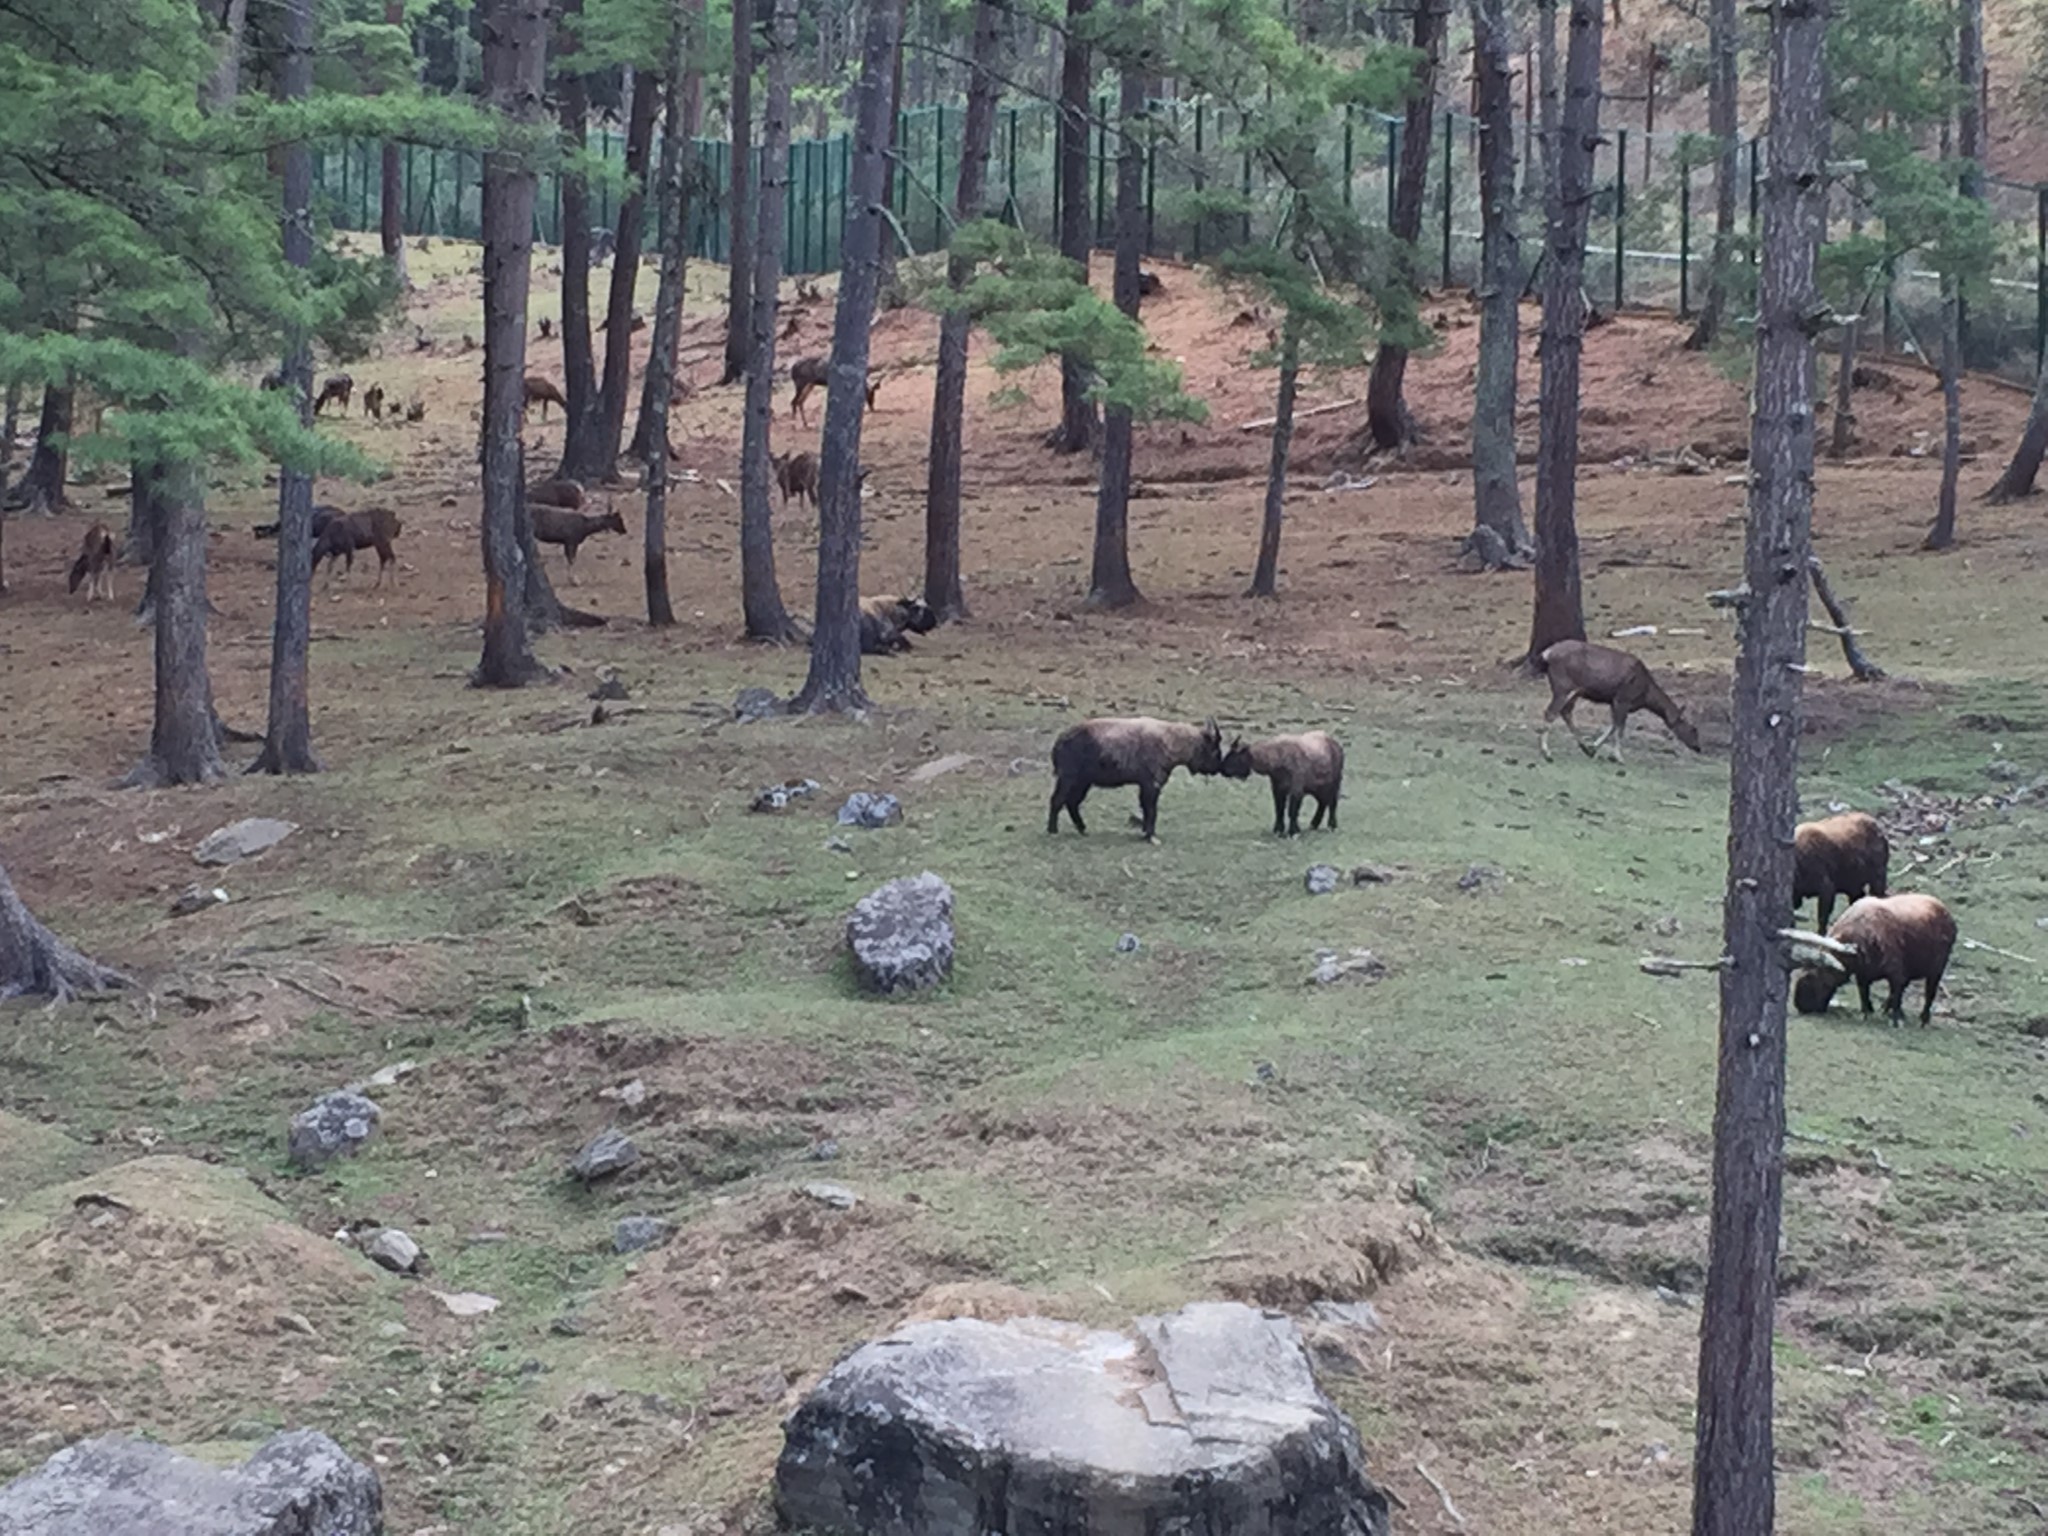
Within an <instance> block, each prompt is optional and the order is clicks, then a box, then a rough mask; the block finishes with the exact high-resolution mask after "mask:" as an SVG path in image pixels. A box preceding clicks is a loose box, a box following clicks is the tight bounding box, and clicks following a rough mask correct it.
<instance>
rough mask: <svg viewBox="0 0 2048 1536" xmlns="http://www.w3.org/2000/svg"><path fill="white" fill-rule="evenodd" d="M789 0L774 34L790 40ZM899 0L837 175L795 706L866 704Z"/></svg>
mask: <svg viewBox="0 0 2048 1536" xmlns="http://www.w3.org/2000/svg"><path fill="white" fill-rule="evenodd" d="M794 3H795V0H777V5H778V10H779V9H780V8H781V7H783V6H788V7H791V8H792V14H790V15H789V17H788V22H787V25H786V27H785V28H784V29H783V32H782V37H781V39H780V40H781V41H782V42H783V43H785V44H789V43H793V42H794V41H795V17H794V15H793V8H794ZM902 26H903V0H871V3H870V5H869V7H868V23H867V36H866V41H865V43H864V44H863V46H862V49H861V66H860V89H859V93H858V97H857V102H856V107H855V122H854V143H853V165H852V168H851V170H850V172H849V174H848V177H847V189H846V205H847V208H848V214H847V220H846V235H845V255H844V257H843V259H842V261H841V265H840V270H839V307H838V310H837V311H836V313H835V314H834V317H833V322H832V362H831V375H830V380H829V382H828V383H827V385H826V391H827V392H826V397H825V431H824V442H823V445H822V447H821V448H820V451H819V455H818V602H817V609H816V621H815V623H814V625H813V628H812V633H811V668H810V675H809V676H807V677H806V678H805V679H804V686H803V688H802V690H801V691H800V692H799V693H798V694H797V696H796V697H795V698H794V699H793V700H791V701H790V709H791V711H792V712H793V713H796V714H842V713H847V712H850V711H856V710H862V709H865V708H867V703H868V697H867V694H866V693H865V692H864V691H863V690H862V688H861V681H860V437H861V419H862V417H863V416H865V415H866V413H867V396H866V394H865V391H864V388H863V386H864V385H865V384H866V382H867V376H868V333H869V329H870V327H872V325H873V324H874V318H875V296H876V293H877V292H878V290H879V289H880V286H881V279H882V241H883V227H884V222H885V221H884V219H883V217H882V172H883V167H884V165H885V164H886V163H887V160H888V153H889V139H890V130H891V128H892V127H893V124H892V122H891V120H890V116H889V92H890V86H889V76H890V66H891V64H892V62H893V61H894V60H895V59H896V58H897V56H898V54H899V53H900V51H901V47H902V36H901V31H902Z"/></svg>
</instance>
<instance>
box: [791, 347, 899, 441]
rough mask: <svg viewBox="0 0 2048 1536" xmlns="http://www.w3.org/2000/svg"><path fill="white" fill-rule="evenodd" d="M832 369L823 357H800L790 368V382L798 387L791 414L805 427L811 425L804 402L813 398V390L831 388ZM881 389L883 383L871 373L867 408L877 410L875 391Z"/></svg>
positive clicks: (868, 379) (828, 361)
mask: <svg viewBox="0 0 2048 1536" xmlns="http://www.w3.org/2000/svg"><path fill="white" fill-rule="evenodd" d="M831 368H832V364H831V361H830V360H829V359H827V358H822V357H800V358H798V359H797V360H796V362H795V363H794V364H793V365H791V367H790V370H789V382H790V383H791V384H793V385H794V386H795V387H796V394H795V397H794V398H793V399H792V400H791V401H790V403H789V412H790V414H791V415H792V416H794V417H796V419H797V420H798V421H801V422H802V423H803V424H804V425H805V426H809V425H810V418H809V417H807V416H805V415H804V401H806V400H808V399H809V398H810V397H811V391H812V390H814V389H829V388H830V387H831ZM881 387H882V381H881V380H880V379H877V378H876V377H875V376H874V374H873V373H872V372H870V373H869V374H868V377H867V395H868V407H867V408H868V409H869V410H871V411H872V410H873V409H874V408H875V391H876V390H878V389H880V388H881Z"/></svg>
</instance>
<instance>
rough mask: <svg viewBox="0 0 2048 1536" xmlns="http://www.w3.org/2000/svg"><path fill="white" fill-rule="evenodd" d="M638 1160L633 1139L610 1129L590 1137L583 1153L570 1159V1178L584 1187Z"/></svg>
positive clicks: (628, 1166)
mask: <svg viewBox="0 0 2048 1536" xmlns="http://www.w3.org/2000/svg"><path fill="white" fill-rule="evenodd" d="M639 1161H640V1149H639V1148H638V1147H636V1146H634V1145H633V1141H632V1138H631V1137H629V1136H627V1135H626V1133H625V1132H624V1131H621V1130H619V1129H618V1128H617V1127H616V1126H611V1127H607V1128H606V1129H604V1130H602V1131H599V1132H598V1133H597V1134H596V1135H595V1136H593V1137H591V1139H590V1140H589V1141H588V1142H587V1143H585V1145H584V1147H583V1150H582V1151H580V1152H578V1153H577V1154H576V1156H575V1157H574V1158H572V1159H570V1162H569V1175H570V1177H572V1178H576V1179H581V1180H582V1181H583V1182H584V1183H585V1184H593V1183H595V1182H596V1181H597V1180H599V1179H603V1178H609V1177H610V1176H611V1175H612V1174H615V1173H619V1172H621V1171H623V1170H624V1169H627V1168H630V1167H632V1166H633V1165H634V1164H635V1163H637V1162H639Z"/></svg>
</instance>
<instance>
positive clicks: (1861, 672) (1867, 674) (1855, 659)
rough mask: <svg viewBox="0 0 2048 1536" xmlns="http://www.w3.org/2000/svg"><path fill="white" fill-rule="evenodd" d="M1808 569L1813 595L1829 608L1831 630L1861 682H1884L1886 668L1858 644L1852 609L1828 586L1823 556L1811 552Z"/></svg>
mask: <svg viewBox="0 0 2048 1536" xmlns="http://www.w3.org/2000/svg"><path fill="white" fill-rule="evenodd" d="M1806 570H1807V574H1808V575H1809V576H1811V577H1812V578H1813V595H1814V596H1815V597H1817V598H1819V599H1820V605H1821V607H1823V608H1825V609H1827V611H1828V617H1829V618H1830V619H1832V620H1833V621H1834V625H1835V627H1834V629H1833V630H1832V631H1831V632H1832V633H1833V634H1834V635H1835V636H1836V637H1837V638H1838V639H1839V640H1840V641H1841V642H1842V656H1843V659H1844V660H1846V661H1847V662H1848V663H1849V671H1850V672H1851V673H1853V674H1854V675H1855V678H1856V681H1857V682H1859V683H1881V682H1883V681H1884V676H1885V671H1884V668H1883V667H1880V666H1879V665H1878V664H1877V663H1876V662H1874V661H1872V660H1871V659H1870V658H1869V657H1868V656H1866V655H1864V654H1863V647H1862V646H1860V645H1858V644H1857V643H1856V631H1855V630H1853V629H1851V628H1850V627H1849V614H1848V611H1847V610H1846V609H1844V608H1843V607H1842V604H1841V601H1840V600H1839V599H1838V598H1837V597H1836V596H1835V589H1834V588H1833V587H1831V586H1829V585H1828V573H1827V572H1826V571H1825V570H1823V569H1821V563H1820V556H1818V555H1808V556H1807V557H1806ZM1814 627H1815V628H1819V627H1820V626H1818V625H1815V626H1814Z"/></svg>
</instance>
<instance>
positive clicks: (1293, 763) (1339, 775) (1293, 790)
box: [1223, 731, 1344, 837]
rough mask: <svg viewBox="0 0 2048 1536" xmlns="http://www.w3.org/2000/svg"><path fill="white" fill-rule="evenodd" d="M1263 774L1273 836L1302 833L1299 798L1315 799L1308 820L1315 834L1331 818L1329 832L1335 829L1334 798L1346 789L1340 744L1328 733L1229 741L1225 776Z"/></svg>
mask: <svg viewBox="0 0 2048 1536" xmlns="http://www.w3.org/2000/svg"><path fill="white" fill-rule="evenodd" d="M1255 773H1261V774H1264V775H1265V776H1266V778H1267V779H1268V780H1270V781H1271V783H1272V785H1273V835H1274V836H1275V837H1288V836H1296V837H1298V836H1300V834H1301V802H1302V801H1303V800H1305V799H1313V800H1314V801H1315V803H1316V813H1315V815H1314V816H1313V817H1311V818H1310V819H1309V824H1308V829H1309V831H1311V832H1313V831H1315V829H1316V828H1318V827H1320V826H1321V825H1322V824H1323V817H1324V816H1325V815H1328V817H1329V818H1330V830H1331V831H1332V832H1334V831H1336V830H1337V796H1338V794H1339V793H1340V792H1341V791H1342V789H1343V787H1344V745H1343V743H1342V742H1340V741H1338V740H1337V738H1336V737H1334V736H1332V735H1330V734H1329V732H1327V731H1303V732H1301V733H1300V734H1299V735H1295V736H1268V737H1267V738H1266V739H1265V740H1264V741H1254V742H1251V743H1246V742H1245V741H1244V740H1243V739H1241V738H1240V739H1239V740H1237V741H1233V742H1232V743H1231V744H1230V750H1229V751H1228V752H1226V753H1224V754H1223V776H1224V777H1225V778H1226V779H1248V778H1250V777H1251V776H1252V775H1253V774H1255Z"/></svg>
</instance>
